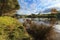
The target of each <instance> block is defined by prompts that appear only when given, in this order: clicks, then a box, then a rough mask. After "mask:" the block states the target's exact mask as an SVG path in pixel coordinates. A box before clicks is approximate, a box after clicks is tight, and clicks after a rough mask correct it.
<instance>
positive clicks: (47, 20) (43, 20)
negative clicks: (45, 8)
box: [19, 18, 60, 32]
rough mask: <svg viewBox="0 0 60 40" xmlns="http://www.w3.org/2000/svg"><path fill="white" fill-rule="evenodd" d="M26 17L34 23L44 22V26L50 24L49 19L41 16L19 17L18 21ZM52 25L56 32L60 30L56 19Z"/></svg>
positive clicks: (59, 22)
mask: <svg viewBox="0 0 60 40" xmlns="http://www.w3.org/2000/svg"><path fill="white" fill-rule="evenodd" d="M26 19H29V20H31V21H33V22H34V23H36V25H41V24H44V25H46V26H50V21H49V19H47V18H44V19H43V18H21V19H19V21H20V22H21V23H24V21H26ZM53 27H54V28H55V30H56V32H60V21H57V23H55V24H54V25H53Z"/></svg>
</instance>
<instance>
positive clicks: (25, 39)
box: [0, 16, 30, 40]
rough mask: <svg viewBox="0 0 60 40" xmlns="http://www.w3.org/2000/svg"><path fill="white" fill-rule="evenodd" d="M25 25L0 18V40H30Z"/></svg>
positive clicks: (9, 18)
mask: <svg viewBox="0 0 60 40" xmlns="http://www.w3.org/2000/svg"><path fill="white" fill-rule="evenodd" d="M29 38H30V37H29V35H28V34H27V32H26V31H25V28H24V27H23V25H22V24H21V23H20V22H18V21H17V20H16V19H14V18H11V17H7V16H3V17H0V40H29Z"/></svg>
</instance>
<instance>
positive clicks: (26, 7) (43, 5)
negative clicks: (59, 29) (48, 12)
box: [17, 0, 60, 14]
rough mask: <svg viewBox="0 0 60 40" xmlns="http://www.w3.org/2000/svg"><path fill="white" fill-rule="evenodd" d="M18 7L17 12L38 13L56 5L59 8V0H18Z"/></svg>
mask: <svg viewBox="0 0 60 40" xmlns="http://www.w3.org/2000/svg"><path fill="white" fill-rule="evenodd" d="M18 2H19V5H20V7H21V8H20V9H19V10H18V12H17V13H18V14H31V13H35V14H38V13H39V12H40V11H44V10H45V9H47V8H51V7H58V8H60V0H18Z"/></svg>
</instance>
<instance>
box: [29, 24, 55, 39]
mask: <svg viewBox="0 0 60 40" xmlns="http://www.w3.org/2000/svg"><path fill="white" fill-rule="evenodd" d="M28 33H29V34H30V35H31V36H32V37H33V38H34V40H55V39H54V38H55V31H54V28H53V27H51V26H46V25H43V24H41V25H36V24H33V25H32V26H31V28H30V29H29V31H28Z"/></svg>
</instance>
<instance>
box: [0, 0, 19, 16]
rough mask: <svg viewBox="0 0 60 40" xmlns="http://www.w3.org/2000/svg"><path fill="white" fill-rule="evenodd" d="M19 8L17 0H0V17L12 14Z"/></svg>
mask: <svg viewBox="0 0 60 40" xmlns="http://www.w3.org/2000/svg"><path fill="white" fill-rule="evenodd" d="M19 8H20V7H19V4H18V2H17V0H0V15H6V14H8V15H10V13H12V14H13V13H14V12H16V10H17V9H19Z"/></svg>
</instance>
